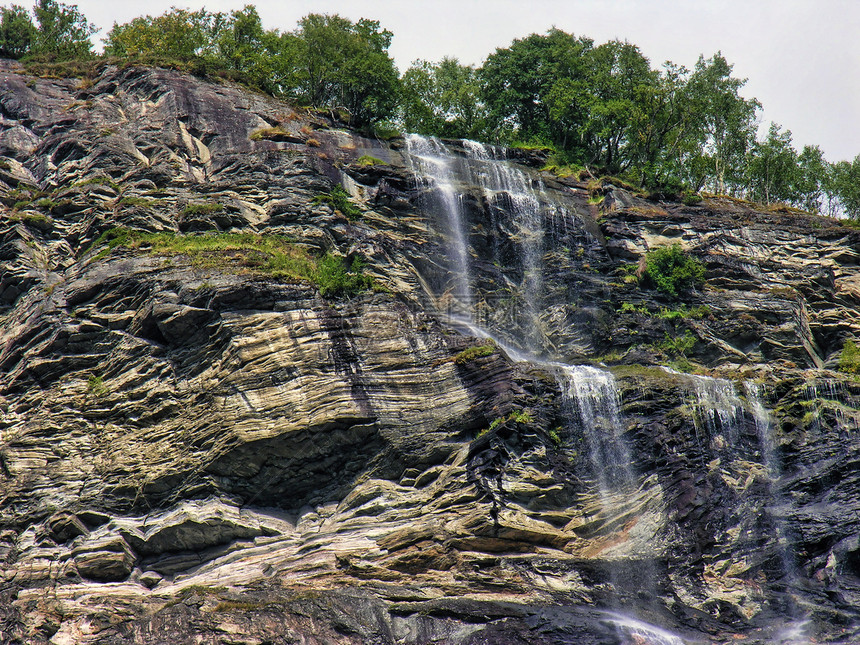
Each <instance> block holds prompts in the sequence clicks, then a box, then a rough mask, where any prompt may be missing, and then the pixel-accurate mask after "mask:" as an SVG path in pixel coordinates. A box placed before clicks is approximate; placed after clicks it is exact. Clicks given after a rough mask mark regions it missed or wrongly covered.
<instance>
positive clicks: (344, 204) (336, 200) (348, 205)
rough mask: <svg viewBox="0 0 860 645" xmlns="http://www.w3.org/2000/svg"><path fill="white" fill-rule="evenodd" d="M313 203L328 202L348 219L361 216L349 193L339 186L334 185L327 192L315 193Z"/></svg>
mask: <svg viewBox="0 0 860 645" xmlns="http://www.w3.org/2000/svg"><path fill="white" fill-rule="evenodd" d="M313 203H314V204H328V205H329V206H331V207H332V209H334V210H336V211H340V212H341V213H343V214H344V215H345V216H346V218H347V219H350V220H354V219H357V218H359V217H361V209H360V208H359V207H358V206H356V205H355V204H353V203H352V200H351V199H350V197H349V193H348V192H346V191H345V190H344V189H343V188H342V187H340V186H335V187H334V188H332V189H331V192H329V193H328V194H323V195H317V196H316V197H314V198H313Z"/></svg>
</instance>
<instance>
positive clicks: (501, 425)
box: [0, 62, 860, 645]
mask: <svg viewBox="0 0 860 645" xmlns="http://www.w3.org/2000/svg"><path fill="white" fill-rule="evenodd" d="M0 128H2V132H0V155H2V157H0V201H2V206H0V209H2V213H3V215H2V222H0V240H2V242H0V244H2V246H0V263H2V273H0V301H1V302H2V308H0V334H2V336H0V341H2V342H0V365H2V372H0V508H2V513H0V562H2V567H0V641H2V642H4V643H5V642H9V643H45V642H50V643H54V644H56V645H61V644H67V643H185V642H188V643H191V642H194V643H233V644H239V643H249V644H250V643H380V644H381V643H427V642H439V643H475V644H477V643H560V642H564V643H643V642H644V643H675V644H677V643H682V642H713V643H724V642H738V641H740V642H748V643H755V642H760V643H771V642H792V643H801V642H811V641H813V640H814V641H815V642H844V643H850V642H857V641H858V639H860V627H858V620H860V617H858V609H857V608H858V607H860V497H858V496H857V494H856V491H857V490H858V477H857V473H858V461H860V450H858V445H860V444H858V442H857V440H856V437H855V436H856V433H857V428H858V414H857V397H858V395H860V386H858V384H857V382H856V381H855V379H854V377H853V376H851V375H850V374H846V373H844V372H839V371H836V367H837V366H838V363H839V358H840V356H841V353H842V350H843V346H844V343H845V341H846V340H850V339H853V338H855V337H856V336H857V334H858V331H860V316H858V311H860V269H858V257H860V255H858V251H857V248H858V242H860V232H858V231H855V230H854V229H851V228H846V227H843V226H841V225H840V224H839V222H836V221H833V220H828V219H826V218H819V217H814V216H809V215H804V214H799V213H794V212H788V211H779V210H774V211H772V212H763V211H761V210H757V209H756V208H755V207H754V206H753V205H751V204H747V203H744V202H740V201H737V200H732V199H729V198H706V199H704V200H703V201H701V202H699V203H697V204H694V205H684V204H679V203H672V202H662V201H658V200H654V199H651V200H648V199H645V198H644V197H642V196H636V195H635V194H633V193H631V192H629V191H627V190H625V189H623V188H619V187H617V186H615V185H613V184H612V183H611V182H608V181H603V182H596V181H590V182H581V181H578V180H574V179H570V178H560V177H558V176H554V175H551V174H549V173H547V172H542V171H540V170H539V169H540V167H541V166H542V165H543V162H544V160H543V159H542V158H541V154H540V153H539V152H523V151H504V150H498V149H488V148H486V147H483V146H479V145H478V144H473V143H471V142H445V143H442V142H428V141H426V140H424V141H421V140H417V139H416V138H406V139H403V138H396V139H393V140H390V141H383V140H379V139H376V138H373V137H367V136H362V135H361V134H359V133H356V132H351V131H349V130H346V129H344V128H343V127H341V126H340V125H339V124H338V123H336V122H334V121H332V120H331V119H330V118H329V117H327V116H325V115H321V114H315V113H312V112H308V111H304V110H298V109H296V108H294V107H291V106H289V105H286V104H284V103H281V102H278V101H275V100H273V99H270V98H268V97H266V96H262V95H258V94H255V93H252V92H249V91H247V90H244V89H242V88H240V87H237V86H233V85H227V84H218V83H214V82H207V81H203V80H201V79H198V78H194V77H191V76H186V75H183V74H180V73H178V72H174V71H167V70H159V69H143V68H128V69H119V68H116V67H110V66H106V67H103V68H102V69H100V70H99V72H98V73H97V74H96V75H95V76H93V77H91V78H84V79H76V78H73V79H63V78H60V79H56V78H35V77H31V76H28V75H27V74H26V73H24V72H23V70H22V69H21V68H20V67H18V66H17V65H16V64H13V63H10V62H6V63H4V64H3V66H2V69H0ZM431 143H432V146H431V145H430V144H431ZM428 150H429V152H428ZM336 186H341V187H343V188H344V189H345V190H346V191H347V192H348V193H349V194H350V195H351V204H352V205H351V206H349V207H346V206H344V205H343V204H342V202H341V201H338V199H337V195H338V193H337V192H336V191H335V192H332V189H333V188H334V187H336ZM452 214H455V215H456V218H454V217H453V215H452ZM203 239H206V240H209V242H206V243H205V244H204V243H202V242H200V240H203ZM674 242H678V243H680V244H681V245H682V246H683V248H685V249H686V250H687V251H688V252H689V253H690V254H692V255H693V256H695V257H697V258H698V259H699V260H700V261H702V262H703V263H704V264H705V266H706V270H707V272H706V283H705V285H704V286H703V287H702V288H701V289H697V290H693V291H690V292H687V293H685V294H683V297H682V298H681V301H677V300H672V299H668V298H666V297H665V296H663V295H661V294H660V293H659V292H657V291H654V290H652V289H649V288H648V287H647V286H646V285H644V284H641V283H640V282H639V281H637V280H636V278H635V275H634V274H635V271H636V267H637V263H638V262H639V260H640V259H641V258H642V257H643V256H644V254H645V253H646V252H647V251H648V250H649V249H652V248H655V247H658V246H661V245H665V244H668V243H674ZM285 258H286V259H285ZM356 258H359V259H361V260H363V261H364V268H363V269H362V268H361V267H360V265H361V262H358V263H356V262H355V259H356ZM274 259H279V261H281V260H283V261H284V262H287V264H285V265H283V266H287V268H286V269H284V268H283V267H281V265H277V264H276V263H275V262H274ZM341 259H343V260H341ZM326 262H329V265H337V266H339V267H340V269H339V270H340V272H341V273H345V274H348V273H349V269H350V267H352V268H353V272H354V273H355V274H358V273H360V272H361V271H363V272H364V275H365V276H366V277H365V278H362V280H360V281H359V282H358V285H359V286H358V287H357V288H349V289H347V288H342V289H338V288H331V287H330V284H329V283H328V282H325V281H324V280H323V279H322V277H321V276H322V273H321V272H320V271H321V269H320V267H321V266H322V265H323V264H325V263H326ZM279 267H281V268H279ZM296 267H299V268H296ZM300 267H305V269H303V270H304V273H302V270H300ZM371 279H372V280H371ZM371 281H372V288H371V286H370V283H371ZM324 294H325V295H324ZM490 337H491V338H492V339H495V340H488V338H490ZM524 358H525V359H526V360H522V359H524ZM667 366H668V367H669V368H667ZM672 367H673V368H675V369H672ZM679 370H680V371H679ZM686 372H695V374H694V373H686Z"/></svg>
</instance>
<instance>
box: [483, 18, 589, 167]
mask: <svg viewBox="0 0 860 645" xmlns="http://www.w3.org/2000/svg"><path fill="white" fill-rule="evenodd" d="M592 45H593V42H592V41H591V40H590V39H588V38H577V37H576V36H573V35H571V34H568V33H565V32H564V31H561V30H560V29H551V30H550V31H549V32H547V33H546V34H545V35H540V34H532V35H530V36H528V37H526V38H523V39H517V40H514V41H513V42H512V43H511V45H510V47H506V48H503V49H497V50H496V51H495V52H494V53H493V54H491V55H490V56H488V57H487V59H486V61H484V65H483V67H482V68H481V70H480V71H479V73H478V75H479V79H480V82H481V97H482V99H483V100H484V102H485V104H486V106H487V108H488V111H489V120H490V126H491V128H492V130H493V132H494V135H495V138H496V139H498V140H502V141H504V140H512V139H515V138H518V139H520V140H523V141H530V142H538V143H552V144H555V145H557V146H558V147H560V148H562V149H565V150H569V149H573V148H575V147H576V146H577V144H578V143H579V128H580V127H581V125H582V122H583V115H584V106H583V105H582V91H583V84H584V81H585V73H586V65H585V61H584V59H583V55H584V54H585V53H586V52H587V51H589V50H590V49H591V47H592Z"/></svg>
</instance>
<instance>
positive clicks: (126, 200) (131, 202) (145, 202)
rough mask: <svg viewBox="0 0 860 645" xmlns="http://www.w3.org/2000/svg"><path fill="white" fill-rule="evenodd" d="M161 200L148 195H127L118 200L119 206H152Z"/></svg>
mask: <svg viewBox="0 0 860 645" xmlns="http://www.w3.org/2000/svg"><path fill="white" fill-rule="evenodd" d="M160 203H161V202H160V201H159V200H157V199H147V198H146V197H134V196H130V195H129V196H126V197H123V198H122V199H120V200H119V201H118V202H117V206H124V207H126V208H152V207H153V206H157V205H158V204H160Z"/></svg>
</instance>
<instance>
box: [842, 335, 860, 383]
mask: <svg viewBox="0 0 860 645" xmlns="http://www.w3.org/2000/svg"><path fill="white" fill-rule="evenodd" d="M839 371H840V372H846V373H847V374H860V349H858V347H857V344H856V343H855V342H854V341H853V340H850V339H849V340H846V341H845V343H844V344H843V345H842V353H841V354H840V355H839Z"/></svg>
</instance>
